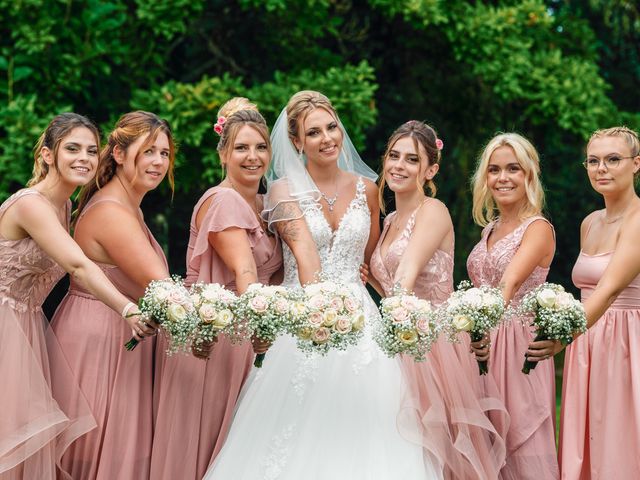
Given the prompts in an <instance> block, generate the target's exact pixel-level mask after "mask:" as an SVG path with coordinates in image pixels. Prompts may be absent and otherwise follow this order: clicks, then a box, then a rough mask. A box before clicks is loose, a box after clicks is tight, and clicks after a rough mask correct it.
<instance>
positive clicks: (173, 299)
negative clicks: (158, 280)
mask: <svg viewBox="0 0 640 480" xmlns="http://www.w3.org/2000/svg"><path fill="white" fill-rule="evenodd" d="M168 298H169V302H170V303H179V304H182V300H183V298H184V296H183V295H182V293H180V291H178V290H171V292H170V293H169V297H168Z"/></svg>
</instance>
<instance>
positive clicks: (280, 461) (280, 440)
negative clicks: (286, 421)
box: [262, 425, 296, 480]
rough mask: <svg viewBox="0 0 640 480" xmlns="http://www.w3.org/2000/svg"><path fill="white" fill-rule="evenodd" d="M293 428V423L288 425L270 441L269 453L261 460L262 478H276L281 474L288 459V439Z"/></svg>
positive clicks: (289, 451) (271, 479)
mask: <svg viewBox="0 0 640 480" xmlns="http://www.w3.org/2000/svg"><path fill="white" fill-rule="evenodd" d="M295 429H296V426H295V425H289V426H287V427H285V428H284V429H283V430H282V432H281V433H280V434H279V435H276V436H275V437H274V438H273V440H272V441H271V443H270V444H271V447H270V448H269V453H268V455H267V457H266V458H265V459H264V460H263V461H262V465H263V467H264V477H263V479H264V480H277V479H278V477H280V475H281V474H282V471H283V470H284V467H285V466H286V465H287V461H288V460H289V455H290V454H291V446H290V445H289V441H290V440H291V437H293V433H294V432H295Z"/></svg>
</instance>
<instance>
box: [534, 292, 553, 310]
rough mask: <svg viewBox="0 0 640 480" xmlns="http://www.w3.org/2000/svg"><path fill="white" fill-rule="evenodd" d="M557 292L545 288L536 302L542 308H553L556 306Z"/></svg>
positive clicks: (539, 293) (537, 296) (538, 295)
mask: <svg viewBox="0 0 640 480" xmlns="http://www.w3.org/2000/svg"><path fill="white" fill-rule="evenodd" d="M556 297H557V296H556V292H554V291H553V290H551V289H550V288H543V289H542V290H540V291H539V292H538V294H537V295H536V301H537V302H538V305H540V306H541V307H542V308H553V306H554V305H555V304H556Z"/></svg>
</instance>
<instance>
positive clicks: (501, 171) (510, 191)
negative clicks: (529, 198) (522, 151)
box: [487, 145, 527, 208]
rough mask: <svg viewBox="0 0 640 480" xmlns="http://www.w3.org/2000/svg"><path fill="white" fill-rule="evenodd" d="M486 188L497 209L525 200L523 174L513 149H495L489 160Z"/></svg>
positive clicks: (503, 147)
mask: <svg viewBox="0 0 640 480" xmlns="http://www.w3.org/2000/svg"><path fill="white" fill-rule="evenodd" d="M487 187H488V188H489V191H490V192H491V195H492V196H493V199H494V201H495V202H496V205H497V206H498V208H503V207H505V206H511V205H514V204H518V203H522V202H524V201H525V199H526V195H527V192H526V189H525V173H524V169H523V168H522V165H520V163H519V162H518V159H517V157H516V154H515V152H514V151H513V148H511V147H510V146H508V145H504V146H502V147H498V148H496V149H495V150H494V151H493V153H492V154H491V157H490V158H489V165H488V167H487Z"/></svg>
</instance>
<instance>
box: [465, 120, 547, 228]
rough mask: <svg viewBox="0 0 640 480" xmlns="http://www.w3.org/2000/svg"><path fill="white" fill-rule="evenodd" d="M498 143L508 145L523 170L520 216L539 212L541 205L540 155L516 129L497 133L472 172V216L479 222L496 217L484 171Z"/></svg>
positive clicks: (499, 145) (542, 204) (498, 146)
mask: <svg viewBox="0 0 640 480" xmlns="http://www.w3.org/2000/svg"><path fill="white" fill-rule="evenodd" d="M500 147H510V148H511V149H512V150H513V152H514V154H515V156H516V159H517V160H518V164H519V165H520V167H521V168H522V170H523V171H524V175H525V181H524V189H525V192H526V201H525V202H524V203H523V205H522V206H521V207H520V212H519V215H518V216H519V217H520V218H521V219H523V218H528V217H531V216H534V215H541V213H542V207H543V206H544V189H543V187H542V182H541V181H540V158H539V157H538V152H537V151H536V149H535V147H534V146H533V145H532V144H531V142H529V140H527V139H526V138H524V137H523V136H522V135H519V134H517V133H501V134H499V135H496V136H495V137H493V138H492V139H491V140H489V143H488V144H487V146H486V147H485V148H484V151H483V152H482V155H481V156H480V160H479V161H478V165H477V167H476V171H475V173H474V174H473V181H472V185H473V220H474V221H475V222H476V223H477V224H478V225H481V226H486V225H488V224H489V223H490V222H491V221H493V220H494V219H495V218H496V208H497V207H496V203H495V201H494V199H493V195H492V194H491V192H490V191H489V187H488V186H487V173H488V168H489V161H490V160H491V155H493V152H495V151H496V150H497V149H498V148H500Z"/></svg>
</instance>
